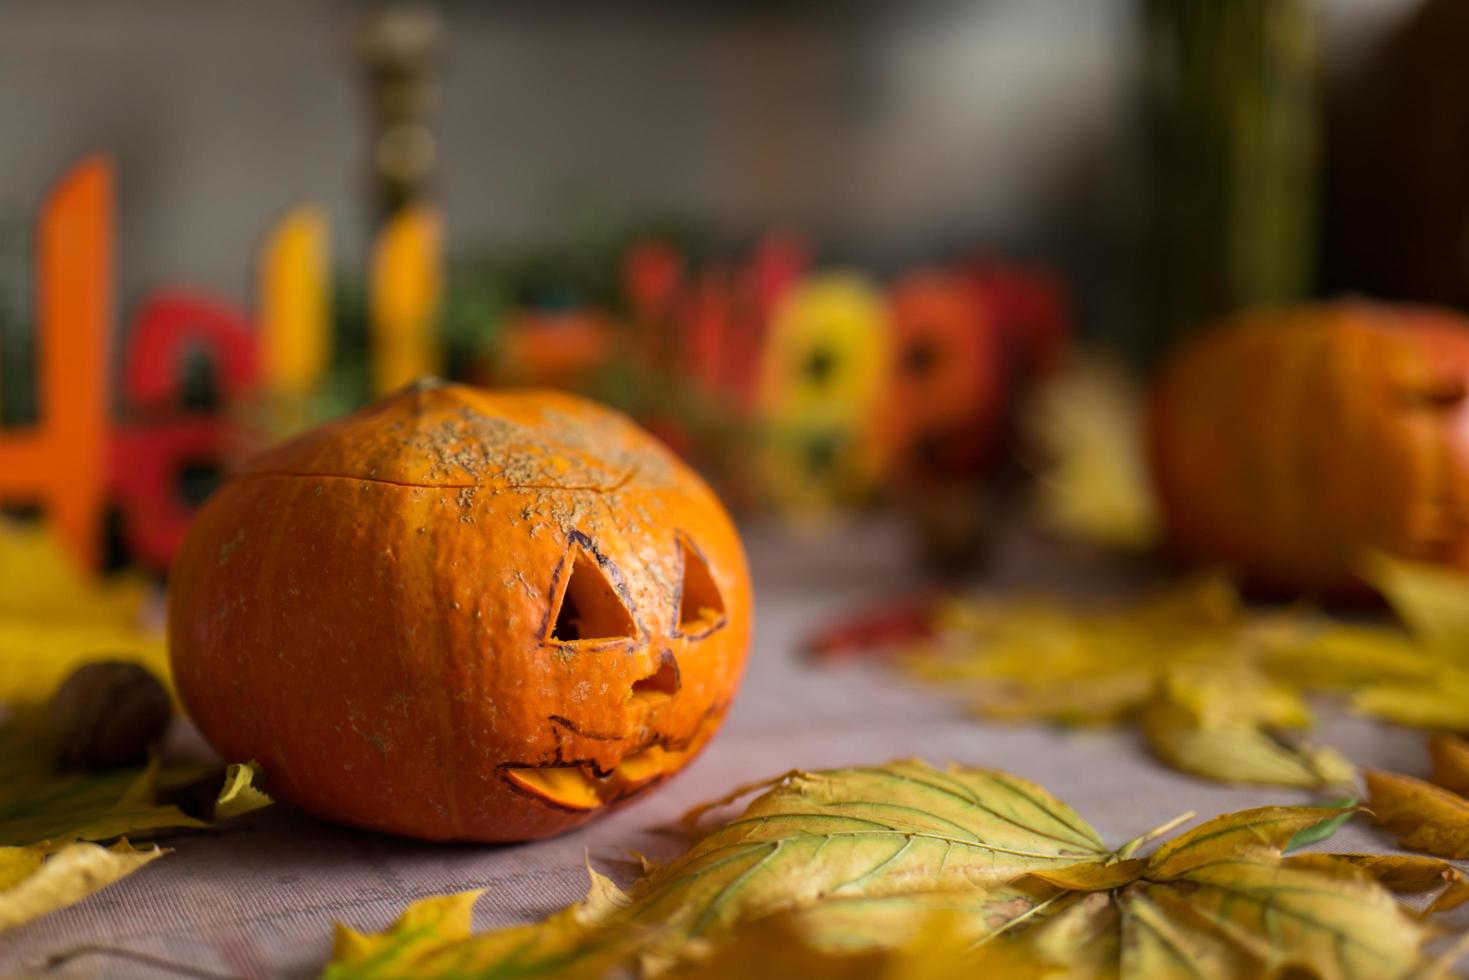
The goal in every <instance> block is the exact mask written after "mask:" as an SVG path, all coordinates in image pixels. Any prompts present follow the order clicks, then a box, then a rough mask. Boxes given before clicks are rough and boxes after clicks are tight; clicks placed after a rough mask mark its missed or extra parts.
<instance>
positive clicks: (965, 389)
mask: <svg viewBox="0 0 1469 980" xmlns="http://www.w3.org/2000/svg"><path fill="white" fill-rule="evenodd" d="M888 314H889V320H890V325H891V330H892V332H893V350H892V359H891V362H890V373H891V380H890V381H889V387H888V402H889V405H888V408H887V410H886V411H885V412H884V413H883V420H884V425H885V426H886V438H887V439H888V440H890V443H891V445H892V450H891V454H890V455H889V459H890V460H891V465H892V469H893V472H894V473H895V474H896V475H897V477H898V478H899V479H903V480H910V481H917V482H923V481H926V480H933V479H944V478H954V477H964V476H973V475H974V474H976V473H978V472H979V471H980V469H981V467H982V466H983V464H984V462H985V460H986V458H987V457H988V456H989V454H990V451H991V449H992V447H993V444H994V440H995V436H996V435H997V434H998V430H999V427H1000V425H999V423H1000V409H1001V402H1002V399H1003V396H1004V387H1005V383H1006V379H1005V376H1004V360H1003V353H1002V350H1001V347H1000V344H1001V340H1002V338H1001V336H1000V335H999V333H998V332H997V330H996V321H995V320H994V319H993V318H992V317H991V313H990V307H989V305H988V304H987V303H986V302H985V298H984V297H983V296H982V295H981V293H980V292H979V290H978V289H977V288H976V286H975V285H974V284H973V283H971V282H968V281H966V279H965V278H964V277H963V276H961V275H959V274H956V273H953V272H949V271H945V270H939V269H925V270H920V271H917V272H911V273H908V274H907V275H905V276H903V277H902V278H900V279H899V280H898V281H897V282H895V283H894V284H893V285H892V287H891V288H890V292H889V298H888Z"/></svg>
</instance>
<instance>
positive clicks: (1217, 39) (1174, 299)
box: [1141, 0, 1320, 355]
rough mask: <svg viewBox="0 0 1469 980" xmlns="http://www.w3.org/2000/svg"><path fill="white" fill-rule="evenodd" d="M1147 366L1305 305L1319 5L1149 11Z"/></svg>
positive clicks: (1155, 0) (1228, 3)
mask: <svg viewBox="0 0 1469 980" xmlns="http://www.w3.org/2000/svg"><path fill="white" fill-rule="evenodd" d="M1141 13H1142V24H1141V29H1142V32H1143V35H1142V36H1143V42H1144V43H1143V53H1144V71H1145V75H1144V82H1145V88H1144V91H1145V109H1146V112H1147V124H1148V129H1147V133H1148V166H1149V171H1150V172H1149V174H1148V180H1147V185H1146V186H1148V187H1149V188H1150V193H1149V198H1148V201H1147V209H1148V215H1147V221H1148V228H1147V231H1148V241H1147V247H1148V249H1149V254H1148V262H1149V266H1148V269H1147V275H1146V276H1145V277H1144V279H1143V282H1144V283H1145V287H1144V288H1145V289H1146V293H1145V294H1144V296H1143V297H1142V299H1143V303H1144V306H1145V309H1146V311H1147V313H1148V317H1147V321H1148V322H1149V325H1150V336H1149V337H1147V338H1144V340H1145V341H1146V342H1147V344H1148V346H1149V347H1150V348H1151V350H1149V351H1148V353H1149V354H1151V355H1157V354H1160V353H1161V352H1162V350H1163V348H1164V346H1165V345H1166V342H1167V341H1169V340H1171V339H1173V338H1174V337H1177V336H1178V335H1179V334H1180V333H1181V332H1182V331H1184V330H1187V329H1189V328H1191V327H1194V326H1196V325H1198V324H1199V323H1200V322H1201V321H1203V320H1206V319H1208V318H1211V317H1214V316H1216V315H1219V314H1222V313H1226V312H1229V311H1231V310H1235V309H1239V308H1241V307H1245V306H1253V305H1257V304H1263V303H1270V304H1279V303H1285V302H1290V301H1292V300H1299V299H1301V298H1302V297H1304V296H1306V295H1307V294H1308V293H1309V292H1310V289H1311V285H1312V282H1313V277H1314V266H1315V235H1316V198H1317V194H1316V187H1317V173H1318V156H1319V152H1318V142H1319V140H1318V130H1319V126H1318V119H1319V116H1320V105H1319V98H1318V89H1317V66H1318V63H1319V55H1318V51H1317V45H1318V39H1317V21H1318V17H1319V11H1318V9H1317V3H1316V2H1315V0H1147V2H1145V3H1143V4H1142V6H1141Z"/></svg>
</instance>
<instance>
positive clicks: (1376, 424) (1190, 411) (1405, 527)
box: [1151, 303, 1469, 597]
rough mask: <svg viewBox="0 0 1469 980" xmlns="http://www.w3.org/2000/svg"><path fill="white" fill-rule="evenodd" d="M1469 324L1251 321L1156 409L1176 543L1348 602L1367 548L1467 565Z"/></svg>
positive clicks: (1302, 315)
mask: <svg viewBox="0 0 1469 980" xmlns="http://www.w3.org/2000/svg"><path fill="white" fill-rule="evenodd" d="M1466 391H1469V321H1466V320H1465V319H1464V318H1463V317H1461V316H1459V315H1457V314H1454V313H1448V312H1442V311H1437V310H1431V309H1426V308H1414V307H1392V306H1376V305H1369V304H1365V303H1340V304H1331V305H1321V306H1308V307H1301V308H1296V309H1289V310H1275V311H1260V312H1255V313H1249V314H1245V315H1242V316H1240V317H1238V318H1236V319H1234V320H1233V321H1231V322H1229V323H1228V324H1225V325H1223V326H1221V327H1219V328H1218V329H1216V330H1214V331H1212V332H1209V333H1207V334H1205V335H1203V336H1201V337H1200V338H1198V339H1197V340H1195V341H1193V342H1192V343H1190V344H1189V345H1188V346H1186V347H1185V348H1184V349H1183V350H1181V351H1180V352H1179V353H1178V354H1177V355H1176V356H1175V357H1174V358H1173V359H1172V361H1171V362H1169V363H1168V364H1167V365H1166V366H1165V369H1164V371H1163V373H1162V376H1161V378H1160V379H1159V382H1158V385H1157V388H1156V390H1155V393H1154V400H1153V404H1152V409H1151V452H1152V462H1153V471H1154V476H1155V480H1156V484H1157V487H1158V491H1159V495H1160V499H1161V502H1162V507H1163V513H1164V517H1165V521H1166V524H1167V528H1168V532H1169V535H1170V538H1171V540H1172V542H1173V544H1174V545H1175V546H1176V548H1177V549H1178V550H1179V551H1180V552H1182V553H1183V554H1184V555H1185V556H1187V557H1189V558H1193V559H1196V560H1201V561H1206V562H1210V563H1215V564H1222V565H1225V566H1228V567H1231V568H1233V569H1234V570H1235V571H1236V572H1238V573H1239V574H1241V576H1242V577H1244V578H1245V579H1246V580H1247V581H1248V582H1250V583H1251V584H1253V585H1255V586H1256V587H1259V588H1263V589H1266V590H1268V591H1275V592H1288V593H1311V594H1318V595H1333V596H1343V597H1345V596H1351V595H1353V594H1359V593H1361V592H1363V591H1364V587H1363V586H1362V585H1361V584H1360V583H1359V582H1358V580H1357V578H1356V576H1355V574H1354V573H1355V571H1356V570H1357V569H1358V568H1360V565H1361V561H1362V559H1363V557H1364V553H1365V552H1366V551H1367V549H1378V550H1382V551H1386V552H1388V553H1390V554H1395V555H1401V556H1405V557H1409V558H1418V559H1423V560H1427V561H1438V562H1444V563H1448V564H1452V565H1457V566H1458V567H1461V568H1469V401H1466Z"/></svg>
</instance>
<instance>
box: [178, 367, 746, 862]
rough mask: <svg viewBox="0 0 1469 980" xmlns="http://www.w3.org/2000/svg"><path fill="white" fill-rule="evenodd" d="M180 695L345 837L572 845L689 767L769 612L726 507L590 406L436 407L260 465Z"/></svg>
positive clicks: (204, 552)
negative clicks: (357, 832)
mask: <svg viewBox="0 0 1469 980" xmlns="http://www.w3.org/2000/svg"><path fill="white" fill-rule="evenodd" d="M171 589H172V598H171V606H170V614H169V636H170V646H171V654H172V657H173V667H174V674H175V677H176V680H177V684H178V689H179V693H180V695H181V696H182V698H183V700H184V702H185V704H186V705H187V707H188V709H189V712H190V714H191V715H192V716H193V718H194V720H195V721H196V722H197V724H198V725H199V728H200V729H201V730H202V731H203V732H204V734H205V736H206V737H207V738H208V739H209V741H210V742H211V743H212V744H213V745H214V746H215V747H216V748H217V749H218V750H219V751H220V752H221V753H222V754H223V755H224V756H225V757H226V758H230V759H240V760H243V759H250V758H253V759H257V760H259V761H260V762H261V763H262V764H263V765H264V767H265V770H266V773H267V776H268V779H269V781H270V785H271V787H272V789H274V790H276V791H277V792H279V793H280V794H281V795H282V796H284V797H286V798H288V799H290V800H293V801H294V802H296V803H298V804H300V805H301V806H303V807H305V808H306V809H308V810H311V811H312V812H315V813H317V814H319V815H321V816H324V817H327V818H330V819H333V820H340V821H344V822H347V823H351V824H356V825H358V826H363V827H370V828H374V829H379V830H387V831H393V832H397V833H403V834H409V835H413V836H417V837H425V838H431V839H470V840H482V841H508V840H522V839H527V838H534V837H542V836H546V835H548V834H553V833H556V832H558V831H561V830H564V829H566V828H568V827H572V826H574V825H576V824H578V823H581V822H583V821H585V820H587V819H588V818H590V817H591V816H592V815H594V814H596V813H598V812H600V811H603V810H605V809H606V808H607V807H608V806H609V805H611V804H613V803H615V802H617V801H619V800H622V799H624V798H626V797H628V796H630V795H632V794H633V793H636V792H638V791H639V790H642V789H644V788H646V787H648V786H650V785H652V784H653V783H655V782H657V781H658V780H660V779H661V778H663V777H665V776H667V775H669V774H671V773H672V772H674V771H675V770H677V769H679V768H680V767H681V766H682V765H683V764H684V763H685V762H686V761H687V760H688V759H689V758H690V757H691V756H692V755H693V754H694V753H695V752H697V751H698V750H699V749H700V748H701V747H702V746H703V745H704V744H705V743H706V742H707V741H708V739H709V737H710V735H712V734H713V732H714V730H715V728H716V727H717V726H718V725H719V722H720V721H721V719H722V718H723V717H724V714H725V712H726V710H727V709H728V707H729V704H730V699H731V698H732V696H733V695H734V691H735V688H736V685H737V683H738V680H739V677H740V673H741V670H742V668H743V664H744V660H745V654H746V648H747V644H748V641H749V631H750V616H751V599H750V584H749V579H748V573H747V570H746V567H745V559H744V554H743V551H742V549H741V547H740V542H739V539H738V537H737V536H736V533H735V530H734V527H733V526H732V525H731V523H730V520H729V518H728V516H727V515H726V514H725V512H724V509H723V508H722V507H721V506H720V504H719V502H718V500H717V499H716V498H715V497H714V495H713V493H712V492H711V491H710V490H709V489H708V488H707V487H706V486H705V485H704V483H703V482H702V481H701V480H700V479H699V478H698V477H697V476H695V475H694V474H693V472H692V471H690V470H689V469H687V468H686V467H685V466H684V465H683V464H682V463H680V462H679V461H678V460H677V459H676V458H674V456H673V455H672V454H671V453H669V452H668V451H667V450H666V449H664V448H663V447H662V446H660V445H659V444H658V443H657V441H656V440H654V439H653V438H652V437H651V436H649V435H647V434H646V433H644V432H643V431H642V430H640V429H638V428H637V427H636V426H634V425H633V424H632V423H631V422H629V421H627V420H626V419H625V418H624V417H623V416H621V415H619V414H617V413H615V412H612V411H610V410H607V409H604V408H602V407H600V406H598V405H596V404H594V403H591V402H588V401H586V400H584V399H580V398H577V397H574V396H571V395H566V394H561V393H556V392H550V391H538V390H522V391H505V392H485V391H480V390H477V389H472V388H466V387H463V386H457V385H439V384H437V383H420V384H418V385H415V386H412V387H410V388H409V389H406V390H404V391H402V392H400V393H398V394H397V395H394V396H391V397H389V398H387V399H385V400H384V401H382V402H380V403H378V404H377V405H374V406H372V407H369V408H367V409H364V410H363V411H361V412H358V413H356V414H354V415H351V416H349V417H347V418H345V419H342V420H339V421H337V422H334V423H331V424H329V425H325V426H322V427H321V428H318V429H316V430H314V431H312V432H310V433H307V434H306V435H303V436H301V437H299V438H297V439H295V440H293V441H291V442H289V443H287V444H285V445H283V446H281V447H279V448H277V449H275V450H272V451H270V452H268V453H266V454H265V455H263V456H261V457H259V458H258V459H256V460H255V461H254V462H253V463H252V464H250V465H248V466H247V467H246V468H245V469H244V471H243V472H241V473H239V474H238V475H236V476H234V477H233V478H232V479H230V480H229V481H228V482H227V483H226V484H225V485H224V486H223V487H222V488H221V490H220V491H219V492H218V493H217V494H216V495H215V496H214V497H213V498H212V499H211V500H210V501H209V503H208V504H206V505H205V507H204V509H203V510H202V512H201V513H200V515H199V517H198V519H197V521H196V523H195V525H194V527H193V529H192V530H191V531H190V534H189V536H188V539H187V541H186V542H185V545H184V548H183V551H182V553H181V554H180V556H179V558H178V560H177V562H176V563H175V566H174V570H173V575H172V582H171Z"/></svg>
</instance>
